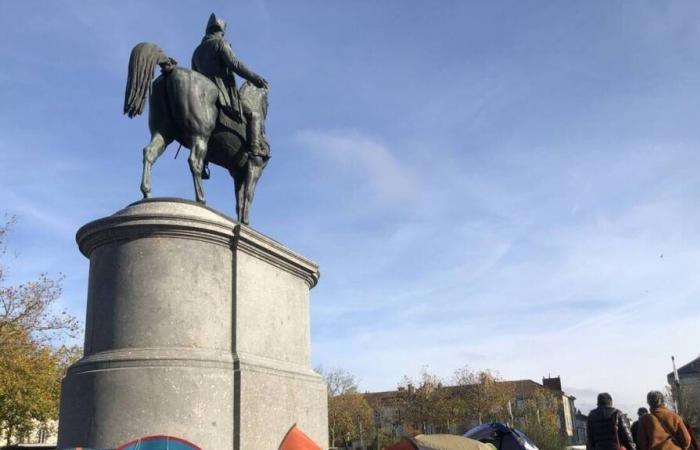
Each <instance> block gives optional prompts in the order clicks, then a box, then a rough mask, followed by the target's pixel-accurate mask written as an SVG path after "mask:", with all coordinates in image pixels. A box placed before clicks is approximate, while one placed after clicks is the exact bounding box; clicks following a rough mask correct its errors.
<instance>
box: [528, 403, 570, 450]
mask: <svg viewBox="0 0 700 450" xmlns="http://www.w3.org/2000/svg"><path fill="white" fill-rule="evenodd" d="M559 408H560V405H559V402H558V400H557V398H556V397H555V396H553V395H551V394H549V393H547V392H545V391H543V390H539V389H538V390H536V391H535V392H534V393H533V395H532V396H531V397H530V398H529V399H527V400H525V404H524V408H523V409H522V411H520V412H519V417H518V422H519V425H520V428H521V429H522V430H523V431H524V432H525V434H527V435H528V436H529V437H530V439H532V441H533V442H534V443H535V444H536V445H537V447H538V448H539V449H540V450H561V449H563V448H564V447H566V444H567V437H566V435H565V433H564V432H563V430H562V427H561V419H560V414H559V413H560V410H559Z"/></svg>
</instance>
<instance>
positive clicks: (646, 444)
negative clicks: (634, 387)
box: [637, 391, 691, 450]
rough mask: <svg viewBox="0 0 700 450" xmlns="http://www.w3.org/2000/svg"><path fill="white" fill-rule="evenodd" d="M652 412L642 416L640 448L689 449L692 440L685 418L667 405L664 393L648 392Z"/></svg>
mask: <svg viewBox="0 0 700 450" xmlns="http://www.w3.org/2000/svg"><path fill="white" fill-rule="evenodd" d="M647 403H648V404H649V410H650V413H649V414H647V415H645V416H642V417H640V419H639V430H638V431H637V440H638V441H639V448H640V450H687V449H688V448H690V444H691V440H690V435H689V434H688V430H687V429H686V428H685V425H683V419H682V418H681V417H680V416H679V415H678V414H676V413H674V412H673V411H671V410H670V409H668V408H667V407H666V405H665V399H664V394H662V393H661V392H659V391H651V392H649V393H648V394H647Z"/></svg>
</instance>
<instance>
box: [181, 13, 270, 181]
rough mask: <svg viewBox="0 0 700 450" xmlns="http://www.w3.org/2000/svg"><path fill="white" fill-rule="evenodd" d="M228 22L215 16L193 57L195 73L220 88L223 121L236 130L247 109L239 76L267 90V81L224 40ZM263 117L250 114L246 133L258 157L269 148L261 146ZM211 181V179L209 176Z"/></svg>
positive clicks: (219, 99)
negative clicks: (239, 89)
mask: <svg viewBox="0 0 700 450" xmlns="http://www.w3.org/2000/svg"><path fill="white" fill-rule="evenodd" d="M225 32H226V22H224V21H223V20H222V19H218V18H217V17H216V15H215V14H214V13H212V15H211V16H210V17H209V21H208V22H207V28H206V34H205V36H204V38H202V42H201V43H200V44H199V46H197V48H196V49H195V50H194V53H193V54H192V70H195V71H197V72H199V73H201V74H202V75H204V76H206V77H207V78H209V79H210V80H211V81H213V82H214V84H216V87H217V88H218V89H219V97H218V101H217V103H218V105H219V110H220V112H221V113H223V114H224V116H225V117H224V118H221V117H220V119H222V120H220V122H221V123H222V124H223V125H225V126H228V127H229V128H232V129H235V128H236V127H235V125H233V126H232V125H231V123H230V122H231V121H233V122H237V123H242V122H243V117H242V115H243V108H242V107H241V101H240V98H239V95H238V89H237V87H236V76H235V75H239V76H241V77H243V78H245V79H246V80H248V81H250V82H251V83H253V84H254V85H255V86H257V87H258V88H262V89H267V88H268V87H269V85H268V82H267V80H265V79H264V78H263V77H261V76H260V75H258V74H257V73H255V72H253V71H252V70H250V69H248V68H247V67H246V66H245V65H244V64H243V63H242V62H241V61H239V60H238V59H237V58H236V56H235V55H234V54H233V50H232V49H231V44H229V42H228V41H227V40H226V39H224V33H225ZM262 120H263V118H261V117H258V114H255V113H250V114H249V117H248V116H246V122H247V124H248V126H247V129H246V133H247V139H248V144H249V146H250V152H251V153H252V154H254V155H256V154H260V153H264V152H265V151H266V149H265V148H264V146H263V145H262V143H261V133H262V130H261V127H262ZM205 178H208V177H205Z"/></svg>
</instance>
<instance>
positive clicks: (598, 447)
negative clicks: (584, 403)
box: [586, 392, 635, 450]
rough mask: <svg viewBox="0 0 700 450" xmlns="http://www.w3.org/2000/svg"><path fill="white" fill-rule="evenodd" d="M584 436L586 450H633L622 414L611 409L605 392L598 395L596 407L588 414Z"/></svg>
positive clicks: (609, 397) (609, 399)
mask: <svg viewBox="0 0 700 450" xmlns="http://www.w3.org/2000/svg"><path fill="white" fill-rule="evenodd" d="M586 434H587V441H586V450H625V449H626V450H635V445H634V441H633V440H632V435H631V433H630V430H629V428H628V427H627V423H626V422H625V420H624V418H623V413H622V412H621V411H620V410H618V409H616V408H613V402H612V396H611V395H610V394H608V393H607V392H602V393H600V394H598V407H597V408H595V409H594V410H592V411H591V412H590V413H589V414H588V420H587V421H586ZM623 447H624V448H623Z"/></svg>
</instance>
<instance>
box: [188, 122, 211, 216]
mask: <svg viewBox="0 0 700 450" xmlns="http://www.w3.org/2000/svg"><path fill="white" fill-rule="evenodd" d="M207 138H208V137H207ZM207 138H205V137H201V136H196V137H194V138H193V139H192V141H193V142H192V149H191V150H190V157H189V159H188V162H189V163H190V171H191V172H192V181H194V193H195V197H196V199H197V202H198V203H206V200H205V199H204V190H203V189H202V168H203V167H204V158H205V157H206V156H207V140H208V139H207Z"/></svg>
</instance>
